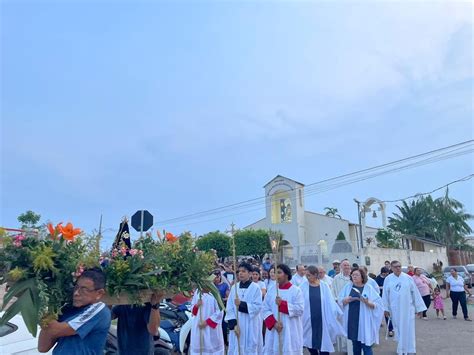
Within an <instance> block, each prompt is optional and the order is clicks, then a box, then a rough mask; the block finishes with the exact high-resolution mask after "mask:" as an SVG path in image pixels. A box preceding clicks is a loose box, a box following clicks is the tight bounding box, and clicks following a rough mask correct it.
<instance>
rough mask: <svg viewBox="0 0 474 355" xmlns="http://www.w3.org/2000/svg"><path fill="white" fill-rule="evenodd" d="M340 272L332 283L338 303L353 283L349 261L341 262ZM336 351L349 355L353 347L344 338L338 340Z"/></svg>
mask: <svg viewBox="0 0 474 355" xmlns="http://www.w3.org/2000/svg"><path fill="white" fill-rule="evenodd" d="M340 270H341V272H340V273H339V274H337V275H336V276H334V280H333V282H332V293H333V295H334V299H335V300H336V301H337V300H338V299H337V298H338V296H339V294H340V293H341V291H342V290H343V288H344V287H345V286H346V285H347V284H349V283H350V282H351V276H350V275H351V264H349V260H347V259H344V260H342V261H341V265H340ZM336 350H337V351H341V352H347V353H348V354H349V355H351V354H352V346H350V344H349V340H347V339H346V338H343V337H338V338H337V345H336Z"/></svg>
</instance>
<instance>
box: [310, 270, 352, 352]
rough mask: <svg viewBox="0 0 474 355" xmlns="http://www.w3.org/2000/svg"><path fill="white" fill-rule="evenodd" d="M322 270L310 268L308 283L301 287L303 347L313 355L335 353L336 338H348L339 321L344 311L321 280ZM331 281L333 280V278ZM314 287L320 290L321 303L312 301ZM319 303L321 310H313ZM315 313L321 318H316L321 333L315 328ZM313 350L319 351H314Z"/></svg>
mask: <svg viewBox="0 0 474 355" xmlns="http://www.w3.org/2000/svg"><path fill="white" fill-rule="evenodd" d="M320 269H321V268H319V270H318V268H317V267H316V266H313V265H310V266H308V268H307V273H306V275H307V276H306V277H307V278H308V282H307V283H305V284H304V285H302V286H301V292H302V293H303V298H304V312H303V345H304V347H306V348H308V350H309V349H311V350H309V352H310V353H311V354H312V353H320V354H323V353H332V352H334V345H333V344H334V343H335V342H336V337H337V336H344V337H345V336H346V332H345V331H344V328H343V327H342V324H341V322H340V320H339V318H342V314H343V313H342V310H341V308H340V307H339V305H338V304H337V303H336V301H335V300H334V297H333V295H332V291H331V289H330V288H329V286H328V284H327V283H326V282H323V281H322V280H320V279H319V277H320V275H321V272H320ZM323 270H324V269H323ZM326 276H327V275H326ZM328 277H329V276H328ZM329 278H330V277H329ZM330 279H331V280H332V278H330ZM312 287H315V288H319V293H320V297H319V302H318V301H316V302H314V301H315V300H312V299H311V296H310V293H311V291H310V289H311V288H312ZM316 291H317V289H316ZM312 302H313V303H312ZM318 303H320V309H313V308H314V305H316V304H318ZM313 312H315V313H319V314H320V316H318V317H316V318H317V320H318V321H319V322H320V325H321V328H322V329H321V330H319V329H318V330H319V331H318V330H315V329H314V328H313V319H312V314H313ZM318 333H319V334H318ZM319 335H321V337H320V338H318V339H315V338H314V337H318V336H319ZM315 344H317V345H315ZM315 346H316V348H315ZM313 349H315V350H317V351H314V350H313Z"/></svg>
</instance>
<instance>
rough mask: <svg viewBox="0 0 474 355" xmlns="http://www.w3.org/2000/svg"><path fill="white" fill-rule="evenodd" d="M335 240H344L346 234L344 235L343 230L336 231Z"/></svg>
mask: <svg viewBox="0 0 474 355" xmlns="http://www.w3.org/2000/svg"><path fill="white" fill-rule="evenodd" d="M336 240H346V236H345V235H344V232H343V231H339V233H337V237H336Z"/></svg>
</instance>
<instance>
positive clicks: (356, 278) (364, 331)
mask: <svg viewBox="0 0 474 355" xmlns="http://www.w3.org/2000/svg"><path fill="white" fill-rule="evenodd" d="M351 280H352V281H351V283H349V284H347V285H346V286H344V288H343V289H342V291H341V293H340V294H339V296H338V300H339V301H338V302H339V304H340V305H341V306H342V307H343V311H344V329H345V330H346V331H347V338H348V339H350V340H352V349H353V354H354V355H360V354H362V350H363V351H364V355H372V354H373V352H372V345H373V344H378V343H379V330H380V323H381V322H382V318H383V314H384V306H383V302H382V299H381V298H380V295H379V293H378V291H377V290H375V289H374V288H373V287H372V286H370V285H369V283H368V282H367V274H366V273H365V271H364V270H363V269H362V268H357V269H356V268H354V269H353V270H352V272H351Z"/></svg>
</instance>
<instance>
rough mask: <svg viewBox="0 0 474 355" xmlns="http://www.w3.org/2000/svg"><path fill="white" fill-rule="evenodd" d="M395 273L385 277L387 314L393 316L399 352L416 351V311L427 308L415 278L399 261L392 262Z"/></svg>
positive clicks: (384, 294)
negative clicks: (403, 268) (404, 269)
mask: <svg viewBox="0 0 474 355" xmlns="http://www.w3.org/2000/svg"><path fill="white" fill-rule="evenodd" d="M391 269H392V271H393V273H391V274H390V275H388V276H387V277H386V278H385V281H384V284H383V294H382V299H383V302H384V305H385V311H386V312H385V315H386V316H389V317H391V318H392V324H393V328H394V331H395V338H394V339H395V340H396V341H398V346H397V354H410V353H416V337H415V313H420V314H421V312H423V311H424V310H426V306H425V303H424V302H423V298H421V295H420V292H419V291H418V288H417V287H416V285H415V282H414V281H413V279H412V278H411V277H410V276H409V275H407V274H405V273H404V272H402V265H401V264H400V262H399V261H397V260H394V261H392V262H391Z"/></svg>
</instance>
